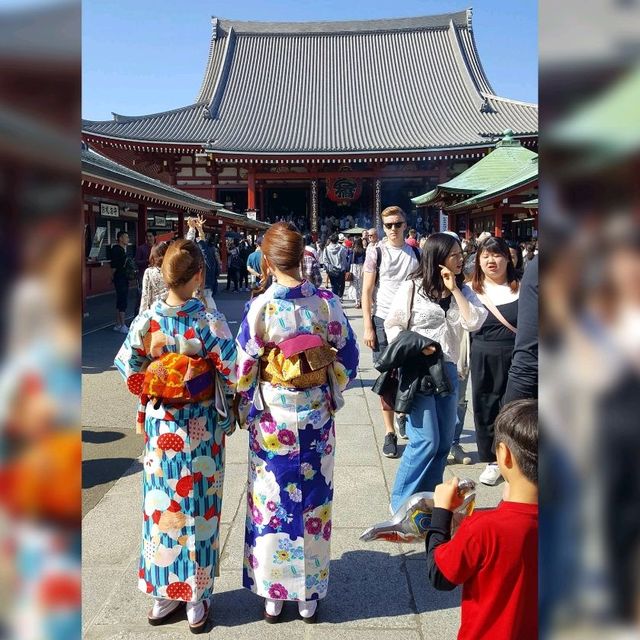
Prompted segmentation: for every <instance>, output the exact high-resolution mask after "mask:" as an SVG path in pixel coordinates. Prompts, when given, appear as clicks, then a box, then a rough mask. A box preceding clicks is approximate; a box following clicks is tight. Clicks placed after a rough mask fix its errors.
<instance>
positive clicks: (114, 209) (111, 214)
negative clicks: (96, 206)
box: [100, 202, 120, 218]
mask: <svg viewBox="0 0 640 640" xmlns="http://www.w3.org/2000/svg"><path fill="white" fill-rule="evenodd" d="M100 215H101V216H104V217H105V218H119V217H120V207H119V206H118V205H117V204H107V203H106V202H101V203H100Z"/></svg>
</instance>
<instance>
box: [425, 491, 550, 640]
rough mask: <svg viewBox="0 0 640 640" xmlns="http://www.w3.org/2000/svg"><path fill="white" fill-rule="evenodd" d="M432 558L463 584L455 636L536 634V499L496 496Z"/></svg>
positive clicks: (515, 638)
mask: <svg viewBox="0 0 640 640" xmlns="http://www.w3.org/2000/svg"><path fill="white" fill-rule="evenodd" d="M434 558H435V562H436V565H437V566H438V569H440V571H441V572H442V574H443V575H444V577H445V578H446V579H447V580H449V582H452V583H454V584H462V585H463V587H462V616H461V617H462V621H461V624H460V631H459V632H458V640H480V639H482V638H491V640H537V639H538V505H534V504H523V503H521V502H502V503H500V504H499V505H498V508H497V509H491V510H488V511H483V512H477V513H475V514H473V515H472V516H470V517H469V518H468V519H466V520H465V521H463V523H462V525H461V526H460V529H458V532H457V533H456V535H455V536H454V538H453V539H452V540H451V541H450V542H446V543H445V544H442V545H440V546H439V547H438V548H437V549H436V550H435V554H434Z"/></svg>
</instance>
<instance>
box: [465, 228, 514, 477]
mask: <svg viewBox="0 0 640 640" xmlns="http://www.w3.org/2000/svg"><path fill="white" fill-rule="evenodd" d="M470 289H471V290H473V291H474V292H475V293H476V294H477V296H478V298H479V299H480V301H481V302H482V303H483V305H484V306H485V307H486V308H487V310H488V312H489V313H488V315H487V318H486V320H485V321H484V323H483V324H482V326H481V327H479V328H478V330H477V331H474V332H472V333H471V393H472V399H473V419H474V423H475V428H476V442H477V444H478V456H479V458H480V461H481V462H486V463H487V466H486V468H485V470H484V471H483V472H482V474H481V475H480V482H482V483H484V484H488V485H494V484H495V483H496V482H497V481H498V479H499V478H500V471H499V470H498V464H497V463H496V455H495V451H494V443H493V436H494V430H493V423H494V421H495V419H496V416H497V415H498V412H499V411H500V401H501V400H502V396H503V395H504V392H505V391H506V388H507V379H508V374H509V367H510V365H511V356H512V354H513V347H514V344H515V339H516V327H517V325H518V295H519V291H520V283H519V281H518V277H517V274H516V268H515V265H514V264H513V261H512V259H511V253H510V252H509V245H508V244H507V243H506V242H505V241H504V240H503V239H502V238H494V237H490V238H487V239H486V240H484V241H483V242H481V243H480V245H479V246H478V251H477V252H476V263H475V271H474V274H473V279H472V280H471V283H470Z"/></svg>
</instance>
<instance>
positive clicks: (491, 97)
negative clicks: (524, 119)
mask: <svg viewBox="0 0 640 640" xmlns="http://www.w3.org/2000/svg"><path fill="white" fill-rule="evenodd" d="M481 93H482V97H483V98H489V100H498V101H500V102H508V103H510V104H517V105H520V106H521V107H533V108H534V109H537V108H538V103H537V102H525V101H524V100H514V99H512V98H504V97H503V96H497V95H495V94H493V93H487V92H486V91H482V92H481Z"/></svg>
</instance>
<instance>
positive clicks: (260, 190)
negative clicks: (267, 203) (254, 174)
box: [258, 181, 265, 220]
mask: <svg viewBox="0 0 640 640" xmlns="http://www.w3.org/2000/svg"><path fill="white" fill-rule="evenodd" d="M264 215H265V214H264V181H260V183H259V184H258V220H264Z"/></svg>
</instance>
